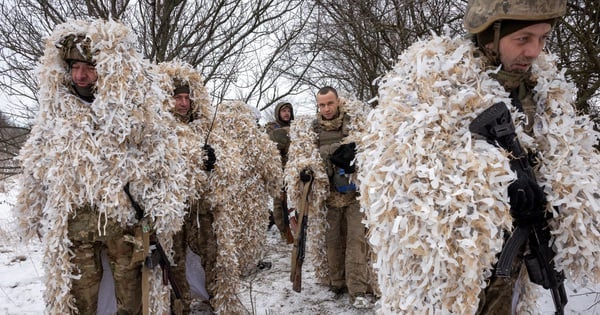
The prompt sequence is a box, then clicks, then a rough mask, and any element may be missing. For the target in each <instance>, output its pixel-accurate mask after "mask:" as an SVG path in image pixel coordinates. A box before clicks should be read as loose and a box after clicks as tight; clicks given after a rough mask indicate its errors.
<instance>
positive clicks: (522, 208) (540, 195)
mask: <svg viewBox="0 0 600 315" xmlns="http://www.w3.org/2000/svg"><path fill="white" fill-rule="evenodd" d="M508 197H509V198H510V199H509V202H510V215H511V216H512V217H513V219H514V223H515V225H517V226H522V225H529V224H535V223H541V222H544V221H545V220H546V202H547V201H546V195H545V194H544V189H542V187H540V186H539V185H538V184H537V183H536V182H535V181H533V180H532V179H531V178H529V177H528V176H518V178H517V180H516V181H514V182H513V183H512V184H510V186H508Z"/></svg>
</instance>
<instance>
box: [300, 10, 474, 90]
mask: <svg viewBox="0 0 600 315" xmlns="http://www.w3.org/2000/svg"><path fill="white" fill-rule="evenodd" d="M313 5H314V6H315V7H316V9H315V14H313V15H312V16H311V24H310V27H309V28H308V29H307V41H306V42H305V45H304V46H303V50H304V51H305V54H311V53H313V54H314V53H318V54H319V56H318V57H317V58H316V61H315V63H314V64H313V66H312V67H311V68H310V69H309V72H310V73H309V75H308V76H306V79H305V80H306V81H307V85H309V86H313V87H317V86H322V85H326V84H329V85H335V86H337V87H338V88H340V89H342V90H345V91H348V92H351V93H353V94H355V95H356V96H357V97H359V98H361V99H365V100H366V99H369V98H371V97H372V96H374V95H376V94H377V86H374V85H373V82H374V80H375V79H376V78H378V77H379V76H381V75H382V74H383V73H385V72H386V71H388V70H389V69H391V67H392V66H393V64H394V62H395V60H396V58H397V57H398V56H399V55H400V54H401V53H402V51H403V50H404V49H405V48H407V47H408V46H409V45H411V44H412V43H414V42H415V41H416V40H417V39H419V38H420V37H423V36H426V35H429V34H430V33H431V32H437V33H441V32H442V31H443V28H444V25H445V24H449V25H450V26H453V27H454V29H457V28H458V26H457V24H458V23H459V22H460V21H459V16H461V15H462V10H461V9H460V8H457V4H456V2H455V1H448V0H430V1H414V0H413V1H406V0H349V1H335V0H314V1H313Z"/></svg>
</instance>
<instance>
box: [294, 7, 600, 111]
mask: <svg viewBox="0 0 600 315" xmlns="http://www.w3.org/2000/svg"><path fill="white" fill-rule="evenodd" d="M467 2H468V1H467V0H460V1H449V0H426V1H417V0H348V1H335V0H313V1H312V5H314V6H316V10H315V14H313V15H312V16H311V24H310V27H309V28H308V29H307V35H306V42H305V45H304V46H303V47H302V49H303V50H304V51H305V54H310V53H315V52H317V53H318V57H317V58H316V61H315V62H314V64H313V66H312V67H311V68H310V73H309V75H308V76H306V77H305V80H306V83H307V85H309V86H313V87H316V86H321V85H324V84H331V85H336V86H338V87H340V88H342V89H344V90H346V91H349V92H352V93H354V94H356V95H357V96H358V97H360V98H362V99H368V98H369V97H370V96H372V95H375V94H376V91H377V87H376V86H373V84H372V83H373V82H374V80H375V79H376V78H377V77H379V76H380V75H382V74H383V73H385V72H386V71H388V70H389V69H390V68H391V66H392V65H393V64H394V62H395V60H396V58H397V56H399V55H400V54H401V53H402V51H403V50H404V49H406V48H407V47H408V46H409V45H411V44H412V43H414V42H415V41H416V40H418V39H419V38H422V37H424V36H428V35H429V34H431V33H432V32H433V33H437V34H442V33H449V34H450V35H453V36H460V35H461V34H464V35H466V34H465V32H464V30H463V26H462V17H463V15H464V10H465V7H466V5H467ZM599 12H600V0H576V1H569V2H568V8H567V14H566V15H565V17H564V18H563V19H561V20H560V21H559V23H558V24H557V27H555V29H554V32H553V34H552V36H551V38H550V39H549V41H548V46H549V48H550V50H551V51H552V52H554V53H556V54H557V55H558V56H559V60H558V65H559V67H561V68H564V69H566V70H567V75H568V76H569V77H570V79H571V80H572V81H573V82H574V83H575V84H576V85H577V87H578V88H579V90H578V94H577V100H576V106H577V108H578V109H579V110H580V111H582V112H585V113H590V112H592V113H593V111H590V106H594V105H595V104H596V106H598V105H597V104H598V102H599V98H600V97H599V90H600V83H599V80H598V77H599V74H600V68H599V65H600V61H599V59H600V35H599V30H600V22H599V21H600V17H599V16H600V13H599ZM317 47H319V49H317Z"/></svg>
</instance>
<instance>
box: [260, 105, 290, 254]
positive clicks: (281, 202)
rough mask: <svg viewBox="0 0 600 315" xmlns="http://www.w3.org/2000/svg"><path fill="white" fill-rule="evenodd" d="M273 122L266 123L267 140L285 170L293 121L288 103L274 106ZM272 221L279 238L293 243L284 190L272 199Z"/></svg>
mask: <svg viewBox="0 0 600 315" xmlns="http://www.w3.org/2000/svg"><path fill="white" fill-rule="evenodd" d="M274 116H275V120H273V121H271V122H269V123H267V125H266V131H267V133H268V134H269V138H271V140H273V141H274V142H275V143H277V149H278V150H279V153H280V154H281V164H282V167H283V168H285V163H286V162H287V159H288V157H287V154H288V149H289V147H290V137H289V135H288V133H289V130H290V123H291V122H292V120H294V107H293V106H292V104H291V103H289V102H281V103H279V104H277V106H275V111H274ZM271 215H272V216H273V221H274V223H275V225H276V226H277V229H279V233H280V234H281V238H282V239H283V240H286V241H287V242H288V244H289V243H292V242H293V236H292V233H291V231H290V226H289V221H288V220H287V217H288V207H287V196H286V193H285V189H284V190H283V191H282V192H281V196H277V197H275V198H273V211H272V213H271Z"/></svg>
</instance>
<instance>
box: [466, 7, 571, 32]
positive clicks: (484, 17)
mask: <svg viewBox="0 0 600 315" xmlns="http://www.w3.org/2000/svg"><path fill="white" fill-rule="evenodd" d="M566 9H567V0H545V1H543V0H470V1H469V4H468V6H467V10H466V12H465V17H464V20H463V23H464V26H465V29H466V30H467V31H468V32H469V33H470V34H477V33H480V32H481V31H483V30H485V29H487V28H488V27H489V26H490V25H492V24H493V23H494V22H496V21H499V20H519V21H542V20H549V19H554V18H558V17H561V16H563V15H564V14H565V12H566Z"/></svg>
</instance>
